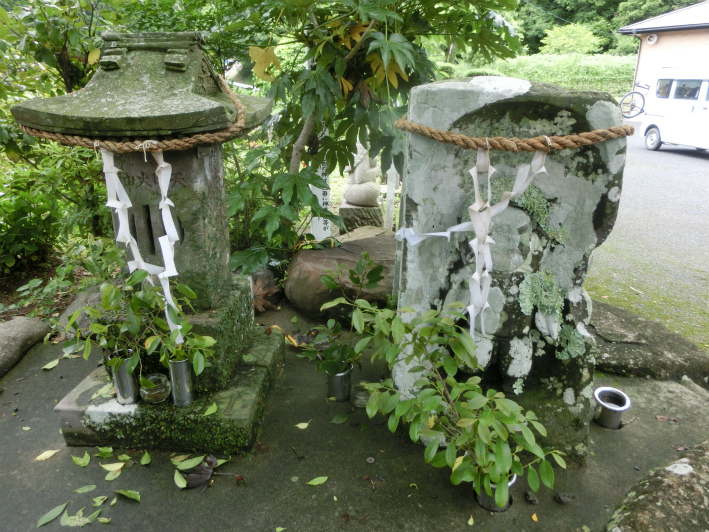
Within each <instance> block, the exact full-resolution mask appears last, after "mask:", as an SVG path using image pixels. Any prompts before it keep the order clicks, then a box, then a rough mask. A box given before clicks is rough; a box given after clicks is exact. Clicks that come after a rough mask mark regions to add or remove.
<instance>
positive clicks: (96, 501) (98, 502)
mask: <svg viewBox="0 0 709 532" xmlns="http://www.w3.org/2000/svg"><path fill="white" fill-rule="evenodd" d="M106 499H108V495H103V496H101V497H94V498H93V499H92V500H93V501H94V503H93V504H94V506H101V505H102V504H103V503H104V502H106Z"/></svg>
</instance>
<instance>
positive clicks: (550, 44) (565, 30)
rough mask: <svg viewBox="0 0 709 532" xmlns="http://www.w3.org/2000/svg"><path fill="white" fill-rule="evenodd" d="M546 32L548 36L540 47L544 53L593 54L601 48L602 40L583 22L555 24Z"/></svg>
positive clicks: (540, 50)
mask: <svg viewBox="0 0 709 532" xmlns="http://www.w3.org/2000/svg"><path fill="white" fill-rule="evenodd" d="M544 32H545V33H546V37H544V38H543V39H542V47H541V48H540V49H539V52H540V53H542V54H564V53H568V52H574V53H577V54H593V53H596V52H599V51H600V48H601V40H600V39H599V38H598V37H596V36H595V35H594V34H593V32H592V31H591V30H590V28H588V27H586V26H584V25H583V24H567V25H566V26H554V27H553V28H551V29H548V30H544Z"/></svg>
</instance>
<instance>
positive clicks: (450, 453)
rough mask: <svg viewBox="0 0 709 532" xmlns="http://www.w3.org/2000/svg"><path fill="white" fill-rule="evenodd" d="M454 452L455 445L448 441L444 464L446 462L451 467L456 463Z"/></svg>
mask: <svg viewBox="0 0 709 532" xmlns="http://www.w3.org/2000/svg"><path fill="white" fill-rule="evenodd" d="M456 452H457V449H456V448H455V445H453V443H452V442H448V447H447V448H446V464H448V467H451V468H452V467H453V466H454V465H455V463H456V456H455V455H456Z"/></svg>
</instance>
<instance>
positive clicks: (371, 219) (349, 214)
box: [339, 201, 384, 231]
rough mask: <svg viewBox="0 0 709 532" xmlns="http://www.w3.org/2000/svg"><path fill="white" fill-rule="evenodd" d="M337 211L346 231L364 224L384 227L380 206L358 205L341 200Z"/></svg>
mask: <svg viewBox="0 0 709 532" xmlns="http://www.w3.org/2000/svg"><path fill="white" fill-rule="evenodd" d="M339 213H340V216H341V217H342V221H343V222H344V224H345V229H346V230H347V231H354V230H355V229H357V228H358V227H364V226H365V225H371V226H374V227H384V218H383V217H382V209H381V208H380V207H359V206H357V205H350V204H349V203H347V202H346V201H343V202H342V203H341V204H340V211H339Z"/></svg>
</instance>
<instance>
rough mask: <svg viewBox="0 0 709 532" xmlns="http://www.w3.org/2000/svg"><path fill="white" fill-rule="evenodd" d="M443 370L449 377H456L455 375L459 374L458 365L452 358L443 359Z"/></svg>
mask: <svg viewBox="0 0 709 532" xmlns="http://www.w3.org/2000/svg"><path fill="white" fill-rule="evenodd" d="M443 369H445V370H446V373H447V374H448V375H450V376H451V377H455V374H456V373H457V372H458V365H457V364H456V363H455V360H453V359H452V358H451V357H443Z"/></svg>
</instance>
